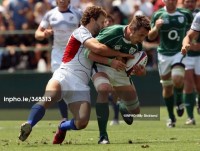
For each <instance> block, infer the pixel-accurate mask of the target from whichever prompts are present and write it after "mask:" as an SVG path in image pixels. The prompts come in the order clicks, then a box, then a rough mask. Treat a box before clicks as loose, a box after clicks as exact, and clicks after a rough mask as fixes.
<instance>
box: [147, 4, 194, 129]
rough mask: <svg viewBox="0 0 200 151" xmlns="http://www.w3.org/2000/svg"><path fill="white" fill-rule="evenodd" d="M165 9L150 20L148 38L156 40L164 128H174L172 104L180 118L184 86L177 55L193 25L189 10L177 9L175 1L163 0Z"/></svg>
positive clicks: (181, 64)
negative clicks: (164, 116) (165, 118)
mask: <svg viewBox="0 0 200 151" xmlns="http://www.w3.org/2000/svg"><path fill="white" fill-rule="evenodd" d="M163 2H164V4H165V6H164V7H163V8H161V9H159V10H158V11H157V12H155V13H154V14H153V16H152V18H151V27H152V28H151V31H150V32H149V35H148V38H149V39H150V40H154V39H155V38H157V37H159V40H160V43H159V46H158V48H157V51H158V69H159V74H160V79H161V80H160V82H161V84H162V87H163V91H162V95H163V99H164V101H165V104H166V106H167V111H168V114H169V121H168V122H167V127H175V123H176V117H175V115H174V112H173V109H174V102H176V106H177V107H176V109H177V114H178V116H182V115H183V112H184V105H183V103H182V91H183V84H184V74H185V69H184V67H185V66H184V64H183V63H182V59H183V55H182V54H181V53H180V50H181V46H182V40H183V38H184V36H185V34H186V31H187V29H188V28H189V26H190V24H191V22H192V19H193V17H192V14H191V12H189V11H188V10H185V9H182V8H177V7H176V5H177V0H163Z"/></svg>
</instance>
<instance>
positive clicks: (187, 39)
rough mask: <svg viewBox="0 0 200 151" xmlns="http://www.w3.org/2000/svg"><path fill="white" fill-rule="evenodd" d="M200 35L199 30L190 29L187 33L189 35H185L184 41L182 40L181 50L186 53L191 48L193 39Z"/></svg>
mask: <svg viewBox="0 0 200 151" xmlns="http://www.w3.org/2000/svg"><path fill="white" fill-rule="evenodd" d="M198 36H199V32H197V31H194V30H192V29H190V30H189V31H188V33H187V35H186V36H185V38H184V39H183V42H182V49H181V52H182V54H184V55H185V54H186V53H187V51H188V50H189V49H191V43H192V41H193V40H196V39H197V38H198Z"/></svg>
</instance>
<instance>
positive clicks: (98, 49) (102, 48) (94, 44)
mask: <svg viewBox="0 0 200 151" xmlns="http://www.w3.org/2000/svg"><path fill="white" fill-rule="evenodd" d="M84 46H85V47H86V48H88V49H89V50H91V51H92V52H93V53H96V54H98V55H101V56H105V57H117V56H119V57H128V58H132V57H133V56H132V55H131V54H125V53H121V52H119V51H115V50H113V49H111V48H109V47H108V46H106V45H104V44H101V43H100V42H99V41H98V40H97V39H95V38H90V39H88V40H86V41H85V42H84Z"/></svg>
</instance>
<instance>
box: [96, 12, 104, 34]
mask: <svg viewBox="0 0 200 151" xmlns="http://www.w3.org/2000/svg"><path fill="white" fill-rule="evenodd" d="M104 21H105V17H104V16H103V15H100V16H99V18H98V19H97V20H96V21H95V23H94V34H95V35H97V34H98V33H99V32H100V30H101V29H103V28H104Z"/></svg>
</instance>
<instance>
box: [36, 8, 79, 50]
mask: <svg viewBox="0 0 200 151" xmlns="http://www.w3.org/2000/svg"><path fill="white" fill-rule="evenodd" d="M81 16H82V13H81V11H79V10H78V9H75V8H74V7H71V6H69V9H68V10H67V11H66V12H60V11H59V9H58V7H55V8H54V9H52V10H50V11H48V12H47V13H46V14H45V16H44V17H43V19H42V21H41V23H40V26H41V27H43V28H48V27H49V26H50V27H51V28H52V29H53V35H54V37H53V38H54V40H53V48H56V47H65V46H66V44H67V41H68V39H69V37H70V35H71V33H72V32H73V31H74V30H75V29H76V28H78V26H79V23H80V19H81Z"/></svg>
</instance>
